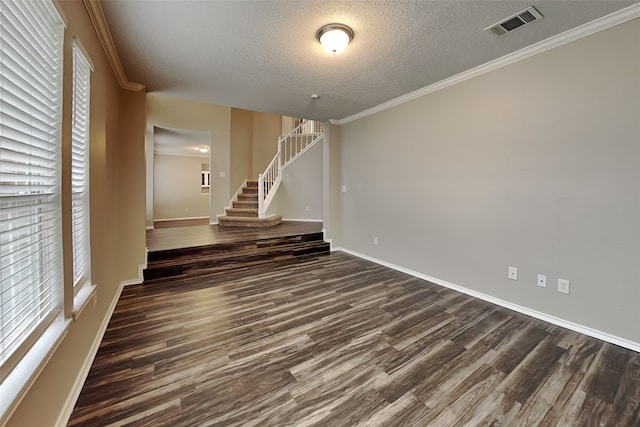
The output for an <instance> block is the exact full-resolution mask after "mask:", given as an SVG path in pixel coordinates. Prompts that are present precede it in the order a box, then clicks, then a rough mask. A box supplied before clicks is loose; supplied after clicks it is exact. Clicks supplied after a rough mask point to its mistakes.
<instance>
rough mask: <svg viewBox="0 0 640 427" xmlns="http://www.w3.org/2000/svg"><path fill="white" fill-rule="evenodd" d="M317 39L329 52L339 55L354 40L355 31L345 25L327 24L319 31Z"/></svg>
mask: <svg viewBox="0 0 640 427" xmlns="http://www.w3.org/2000/svg"><path fill="white" fill-rule="evenodd" d="M316 38H317V39H318V41H319V42H320V44H321V45H322V47H323V48H325V50H326V51H327V52H329V53H332V54H334V55H337V54H339V53H342V52H344V50H345V49H346V48H347V46H348V45H349V42H351V40H353V30H352V29H351V28H349V27H347V26H346V25H344V24H327V25H325V26H323V27H321V28H320V29H319V30H318V32H317V33H316Z"/></svg>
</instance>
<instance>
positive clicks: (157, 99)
mask: <svg viewBox="0 0 640 427" xmlns="http://www.w3.org/2000/svg"><path fill="white" fill-rule="evenodd" d="M153 126H158V127H165V128H174V129H190V130H197V131H204V132H209V133H210V134H211V150H210V156H211V159H210V165H211V197H210V220H211V221H215V220H216V216H217V215H218V214H222V213H223V212H224V208H225V206H226V205H227V203H228V202H229V199H230V193H229V190H230V188H229V187H230V181H229V177H230V165H231V162H230V151H231V150H230V146H231V108H230V107H223V106H220V105H214V104H206V103H202V102H196V101H189V100H184V99H178V98H172V97H168V96H164V95H160V94H153V93H149V94H148V95H147V129H149V128H151V129H152V128H153ZM147 150H148V151H149V150H150V144H149V138H148V137H147ZM148 158H150V155H149V154H148ZM148 167H149V166H148ZM221 172H222V173H224V175H225V176H224V177H221V176H220V173H221ZM147 191H148V190H147ZM233 191H235V189H234V190H233ZM148 216H149V212H148V211H147V225H148V223H149V218H148ZM153 216H154V217H157V215H155V214H154V215H153Z"/></svg>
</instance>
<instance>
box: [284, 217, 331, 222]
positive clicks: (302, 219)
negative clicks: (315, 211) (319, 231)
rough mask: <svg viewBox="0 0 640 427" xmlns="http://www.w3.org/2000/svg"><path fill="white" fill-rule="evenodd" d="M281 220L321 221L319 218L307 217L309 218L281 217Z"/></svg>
mask: <svg viewBox="0 0 640 427" xmlns="http://www.w3.org/2000/svg"><path fill="white" fill-rule="evenodd" d="M282 220H283V221H297V222H322V220H321V219H309V218H282Z"/></svg>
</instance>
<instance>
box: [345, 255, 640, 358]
mask: <svg viewBox="0 0 640 427" xmlns="http://www.w3.org/2000/svg"><path fill="white" fill-rule="evenodd" d="M335 250H337V251H342V252H344V253H347V254H350V255H353V256H356V257H358V258H362V259H366V260H367V261H371V262H374V263H376V264H379V265H382V266H385V267H389V268H391V269H393V270H397V271H400V272H402V273H406V274H409V275H411V276H414V277H417V278H419V279H423V280H426V281H428V282H431V283H435V284H436V285H440V286H444V287H445V288H449V289H453V290H455V291H458V292H462V293H464V294H467V295H470V296H472V297H475V298H479V299H481V300H484V301H487V302H490V303H492V304H496V305H499V306H501V307H504V308H508V309H509V310H513V311H517V312H518V313H522V314H525V315H527V316H531V317H535V318H536V319H540V320H544V321H545V322H549V323H551V324H553V325H557V326H561V327H563V328H567V329H570V330H572V331H575V332H579V333H581V334H585V335H588V336H590V337H593V338H597V339H600V340H602V341H606V342H609V343H611V344H615V345H618V346H620V347H624V348H628V349H629V350H633V351H636V352H640V343H637V342H634V341H630V340H628V339H626V338H621V337H618V336H616V335H612V334H609V333H607V332H602V331H599V330H597V329H593V328H590V327H588V326H584V325H581V324H578V323H574V322H571V321H569V320H566V319H561V318H559V317H555V316H552V315H550V314H546V313H542V312H540V311H537V310H532V309H530V308H528V307H524V306H521V305H518V304H514V303H512V302H509V301H505V300H502V299H500V298H496V297H493V296H491V295H487V294H483V293H482V292H478V291H474V290H472V289H469V288H465V287H464V286H460V285H456V284H455V283H451V282H447V281H445V280H441V279H438V278H437V277H432V276H429V275H426V274H422V273H419V272H417V271H414V270H410V269H408V268H404V267H400V266H398V265H395V264H392V263H390V262H386V261H382V260H380V259H377V258H373V257H370V256H368V255H364V254H361V253H359V252H356V251H352V250H349V249H345V248H336V249H335Z"/></svg>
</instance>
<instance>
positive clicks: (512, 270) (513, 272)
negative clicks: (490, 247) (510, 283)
mask: <svg viewBox="0 0 640 427" xmlns="http://www.w3.org/2000/svg"><path fill="white" fill-rule="evenodd" d="M507 277H508V278H509V279H511V280H518V268H517V267H511V266H509V272H508V273H507Z"/></svg>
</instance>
